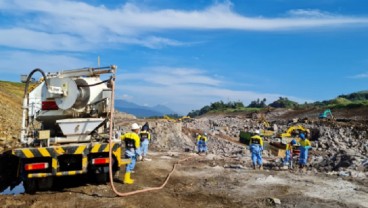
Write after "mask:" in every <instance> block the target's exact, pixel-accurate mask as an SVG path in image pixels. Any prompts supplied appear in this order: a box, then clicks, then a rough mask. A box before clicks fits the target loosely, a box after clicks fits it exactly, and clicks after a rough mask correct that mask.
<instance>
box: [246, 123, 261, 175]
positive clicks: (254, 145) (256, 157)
mask: <svg viewBox="0 0 368 208" xmlns="http://www.w3.org/2000/svg"><path fill="white" fill-rule="evenodd" d="M255 134H256V135H254V136H252V137H251V138H250V141H249V145H250V152H251V153H252V162H253V169H256V166H257V165H258V168H259V169H260V170H263V166H262V152H263V139H262V137H261V136H260V131H259V130H256V131H255Z"/></svg>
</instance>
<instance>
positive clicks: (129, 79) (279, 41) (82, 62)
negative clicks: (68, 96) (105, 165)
mask: <svg viewBox="0 0 368 208" xmlns="http://www.w3.org/2000/svg"><path fill="white" fill-rule="evenodd" d="M366 8H368V1H362V0H299V1H295V0H232V1H226V0H224V1H221V0H217V1H211V0H208V1H205V0H196V1H194V0H193V1H189V0H188V1H182V0H180V1H179V0H177V1H174V0H142V1H138V0H135V1H134V0H131V1H117V0H115V1H112V0H111V1H107V0H90V1H77V0H70V1H67V0H54V1H38V0H33V1H28V0H2V1H0V60H1V61H0V63H1V64H0V76H1V79H2V80H10V81H18V80H19V75H20V74H26V73H29V72H30V71H31V70H32V69H33V68H36V67H37V68H42V69H44V70H45V71H50V72H54V71H59V70H62V69H74V68H83V67H93V66H96V65H97V57H98V56H100V57H101V65H112V64H115V65H117V66H118V67H119V69H118V76H117V85H118V86H117V92H116V93H117V94H116V96H117V98H120V99H126V100H128V101H131V102H135V103H137V104H141V105H148V106H153V105H157V104H163V105H166V106H168V107H170V108H172V109H173V110H175V111H177V112H178V113H182V114H186V113H187V112H189V111H191V110H193V109H199V108H201V107H203V106H204V105H207V104H210V103H211V102H215V101H219V100H223V101H237V100H240V101H243V102H244V103H245V104H249V103H250V101H252V100H255V99H257V98H266V99H267V101H268V102H272V101H274V100H276V99H277V98H278V97H280V96H287V97H289V98H290V99H292V100H295V101H298V102H305V101H316V100H326V99H331V98H334V97H336V96H338V95H340V94H346V93H351V92H355V91H361V90H367V88H368V87H367V86H368V10H367V9H366Z"/></svg>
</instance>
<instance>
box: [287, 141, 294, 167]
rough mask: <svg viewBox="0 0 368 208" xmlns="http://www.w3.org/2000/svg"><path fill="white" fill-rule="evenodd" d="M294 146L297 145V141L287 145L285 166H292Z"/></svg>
mask: <svg viewBox="0 0 368 208" xmlns="http://www.w3.org/2000/svg"><path fill="white" fill-rule="evenodd" d="M294 145H296V141H295V139H293V140H291V142H290V143H288V144H286V152H285V158H284V165H285V166H286V165H289V166H290V167H292V166H291V163H292V159H293V158H292V156H293V155H292V154H293V148H294Z"/></svg>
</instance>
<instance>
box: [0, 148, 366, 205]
mask: <svg viewBox="0 0 368 208" xmlns="http://www.w3.org/2000/svg"><path fill="white" fill-rule="evenodd" d="M186 157H193V158H192V159H190V160H188V161H185V162H182V163H180V165H178V166H177V169H176V170H175V172H174V174H173V175H172V177H171V178H170V180H169V182H168V184H167V185H166V186H165V187H164V188H163V189H161V190H157V191H152V192H145V193H141V194H138V195H133V196H128V197H117V196H116V195H115V194H114V193H113V191H112V190H111V187H110V185H109V184H106V185H94V184H91V183H89V182H88V181H87V180H85V177H73V178H59V179H58V181H56V182H55V187H54V189H53V190H52V191H46V192H37V193H36V194H34V195H29V194H18V195H0V203H1V205H2V206H1V207H7V208H10V207H12V208H16V207H31V208H36V207H37V208H42V207H78V208H84V207H86V208H87V207H131V208H135V207H153V208H155V207H215V208H216V207H219V208H220V207H235V208H236V207H260V208H261V207H287V208H289V207H306V208H311V207H331V208H338V207H368V181H362V180H360V181H357V180H352V179H349V178H347V179H342V178H338V177H336V176H327V175H322V174H318V175H316V173H312V172H307V173H300V172H289V171H270V170H267V169H265V170H263V171H260V170H252V169H250V168H249V167H250V166H249V164H248V163H246V164H242V165H243V167H244V168H240V169H234V168H224V166H225V164H239V160H237V159H231V158H218V157H215V156H214V155H207V156H197V155H196V154H193V153H176V152H174V153H167V152H161V153H159V152H152V153H151V154H150V158H152V161H144V162H139V163H138V164H137V166H136V170H135V173H134V174H132V178H133V179H135V183H134V184H133V185H125V184H122V183H121V182H119V181H116V182H115V183H114V184H115V186H116V188H117V190H118V191H120V192H129V191H134V190H140V189H144V188H147V187H156V186H160V185H161V184H162V183H163V181H164V179H165V177H166V175H167V174H168V173H169V172H170V170H171V169H172V166H173V164H174V163H175V162H176V161H178V160H179V159H181V158H186ZM121 175H122V174H121ZM119 177H120V178H122V176H119ZM272 198H276V200H273V199H272ZM277 199H279V200H280V204H277V203H275V202H277Z"/></svg>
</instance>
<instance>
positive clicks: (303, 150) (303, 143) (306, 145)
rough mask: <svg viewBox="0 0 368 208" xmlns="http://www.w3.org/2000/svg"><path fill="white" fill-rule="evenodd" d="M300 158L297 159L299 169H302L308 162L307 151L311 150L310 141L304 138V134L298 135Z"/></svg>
mask: <svg viewBox="0 0 368 208" xmlns="http://www.w3.org/2000/svg"><path fill="white" fill-rule="evenodd" d="M299 137H300V142H299V143H300V147H299V148H300V158H299V167H300V168H304V167H306V165H307V161H308V150H309V149H310V148H311V143H310V141H309V140H308V139H307V138H306V136H305V134H303V133H300V134H299Z"/></svg>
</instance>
